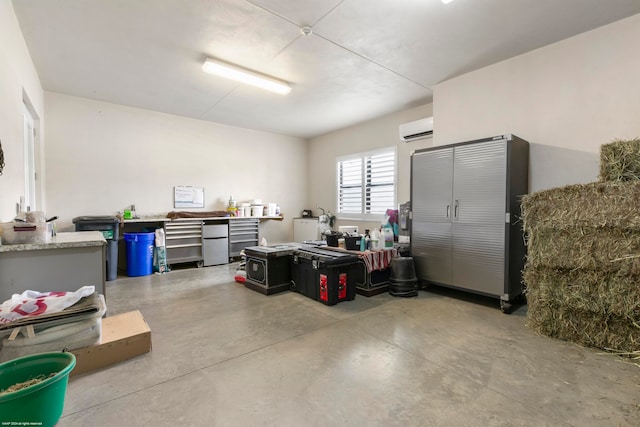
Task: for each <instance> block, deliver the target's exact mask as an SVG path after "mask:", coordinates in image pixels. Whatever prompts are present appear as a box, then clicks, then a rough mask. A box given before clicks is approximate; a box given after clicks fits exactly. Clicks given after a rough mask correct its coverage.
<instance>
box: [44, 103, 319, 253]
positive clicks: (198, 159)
mask: <svg viewBox="0 0 640 427" xmlns="http://www.w3.org/2000/svg"><path fill="white" fill-rule="evenodd" d="M45 112H46V117H47V149H46V157H47V206H48V214H49V215H58V216H59V217H60V221H59V222H58V224H59V226H60V227H62V228H63V229H64V228H65V227H66V228H69V229H70V228H71V220H72V219H73V218H74V217H76V216H79V215H107V214H109V215H112V214H115V213H116V212H118V211H122V210H124V209H125V208H127V207H128V206H129V205H131V204H135V205H136V209H137V212H138V213H139V214H142V215H144V214H150V213H166V212H168V211H172V210H176V209H175V208H174V207H173V188H174V186H176V185H191V186H199V187H204V188H205V207H204V209H188V210H191V211H198V210H200V211H210V210H224V209H225V208H226V206H227V201H228V199H229V196H233V197H234V199H235V200H236V201H238V202H240V201H245V200H251V199H255V198H261V199H262V201H263V202H264V203H267V202H276V203H279V204H280V207H281V210H282V212H283V213H284V215H285V220H284V221H282V222H280V221H265V222H264V227H263V232H264V233H263V235H264V237H266V238H267V241H269V242H274V243H275V242H283V241H290V240H291V239H292V237H293V236H292V232H293V226H292V222H291V218H292V217H293V216H294V215H293V212H298V211H299V210H301V209H303V207H304V205H305V200H306V199H305V198H306V192H305V190H306V188H307V177H306V169H305V166H306V158H307V142H306V141H304V140H302V139H298V138H293V137H286V136H282V135H276V134H270V133H265V132H258V131H252V130H248V129H242V128H237V127H232V126H226V125H221V124H217V123H211V122H206V121H201V120H194V119H189V118H185V117H178V116H173V115H168V114H162V113H156V112H152V111H147V110H141V109H136V108H130V107H125V106H121V105H115V104H109V103H105V102H98V101H93V100H88V99H84V98H78V97H73V96H68V95H61V94H58V93H51V92H46V93H45ZM177 210H185V209H177Z"/></svg>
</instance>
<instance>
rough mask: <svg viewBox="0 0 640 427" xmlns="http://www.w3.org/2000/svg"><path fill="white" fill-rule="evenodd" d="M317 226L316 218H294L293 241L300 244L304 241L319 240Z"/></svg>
mask: <svg viewBox="0 0 640 427" xmlns="http://www.w3.org/2000/svg"><path fill="white" fill-rule="evenodd" d="M318 225H319V222H318V218H294V219H293V241H294V242H298V243H301V242H304V241H305V240H320V229H319V228H318Z"/></svg>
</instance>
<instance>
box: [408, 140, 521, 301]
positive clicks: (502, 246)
mask: <svg viewBox="0 0 640 427" xmlns="http://www.w3.org/2000/svg"><path fill="white" fill-rule="evenodd" d="M528 176H529V143H528V142H526V141H524V140H522V139H520V138H518V137H517V136H515V135H500V136H495V137H492V138H485V139H480V140H475V141H467V142H462V143H458V144H451V145H444V146H439V147H433V148H427V149H424V150H419V151H416V152H415V153H414V154H412V156H411V203H412V208H413V223H412V230H411V256H412V257H413V258H414V261H415V265H416V274H417V275H418V278H419V279H421V280H422V281H424V282H426V283H433V284H437V285H443V286H448V287H452V288H457V289H462V290H466V291H470V292H474V293H478V294H482V295H487V296H492V297H498V298H500V306H501V308H502V310H503V311H504V312H507V313H508V312H510V311H511V308H512V306H511V303H512V302H513V301H514V300H516V299H518V298H519V297H520V296H521V294H522V284H521V271H522V268H523V267H524V259H525V245H524V239H523V234H522V224H521V223H520V222H519V218H520V196H522V195H523V194H526V193H527V192H528V188H529V181H528Z"/></svg>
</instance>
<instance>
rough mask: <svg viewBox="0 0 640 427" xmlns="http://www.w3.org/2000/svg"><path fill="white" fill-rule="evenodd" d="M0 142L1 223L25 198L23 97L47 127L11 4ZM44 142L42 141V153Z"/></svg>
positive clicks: (3, 55) (3, 52)
mask: <svg viewBox="0 0 640 427" xmlns="http://www.w3.org/2000/svg"><path fill="white" fill-rule="evenodd" d="M0 40H2V42H0V141H1V142H2V149H3V151H4V159H5V164H6V166H5V168H4V173H3V175H1V176H0V222H3V221H9V220H11V219H12V218H13V217H14V216H15V214H16V203H17V202H19V200H20V197H21V196H23V195H24V146H23V116H22V111H23V94H25V95H26V96H27V97H28V98H29V100H30V101H31V104H32V105H33V108H34V110H35V113H36V115H37V116H38V117H40V118H41V120H40V126H43V120H42V117H43V114H42V112H43V91H42V86H41V85H40V79H39V78H38V74H37V72H36V70H35V67H34V65H33V62H32V61H31V57H30V55H29V51H28V49H27V45H26V43H25V41H24V38H23V37H22V33H21V32H20V27H19V25H18V20H17V19H16V16H15V13H14V11H13V6H12V4H11V2H10V1H0ZM43 143H44V141H43V139H42V138H40V139H39V144H38V147H37V148H38V150H40V149H41V147H42V144H43Z"/></svg>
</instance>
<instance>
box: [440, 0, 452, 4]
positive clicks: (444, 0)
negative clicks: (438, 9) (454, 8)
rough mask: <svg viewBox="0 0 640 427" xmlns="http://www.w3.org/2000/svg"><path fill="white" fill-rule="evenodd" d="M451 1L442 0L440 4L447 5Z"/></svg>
mask: <svg viewBox="0 0 640 427" xmlns="http://www.w3.org/2000/svg"><path fill="white" fill-rule="evenodd" d="M452 1H453V0H442V3H444V4H449V3H451V2H452Z"/></svg>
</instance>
